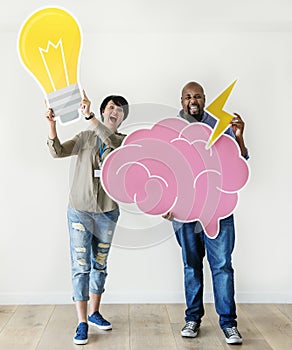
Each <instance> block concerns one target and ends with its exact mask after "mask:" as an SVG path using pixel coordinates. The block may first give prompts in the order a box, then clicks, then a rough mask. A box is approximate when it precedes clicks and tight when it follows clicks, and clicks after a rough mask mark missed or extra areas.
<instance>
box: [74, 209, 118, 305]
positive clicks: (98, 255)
mask: <svg viewBox="0 0 292 350" xmlns="http://www.w3.org/2000/svg"><path fill="white" fill-rule="evenodd" d="M119 214H120V212H119V209H114V210H112V211H109V212H105V213H89V212H87V211H81V210H76V209H73V208H71V207H70V206H69V207H68V211H67V216H68V227H69V233H70V252H71V268H72V285H73V300H74V301H82V300H89V292H91V293H94V294H101V293H103V292H104V284H105V279H106V276H107V257H108V253H109V250H110V246H111V242H112V239H113V234H114V230H115V227H116V223H117V221H118V218H119Z"/></svg>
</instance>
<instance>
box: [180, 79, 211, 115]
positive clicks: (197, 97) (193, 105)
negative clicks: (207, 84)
mask: <svg viewBox="0 0 292 350" xmlns="http://www.w3.org/2000/svg"><path fill="white" fill-rule="evenodd" d="M181 104H182V107H183V110H184V113H185V114H189V115H191V116H193V117H195V118H196V119H197V120H198V121H201V120H202V116H203V113H204V107H205V94H204V90H203V88H202V86H201V85H199V84H198V83H195V82H192V83H188V84H187V85H186V86H185V87H184V88H183V90H182V96H181Z"/></svg>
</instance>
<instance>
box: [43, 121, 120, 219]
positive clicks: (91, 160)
mask: <svg viewBox="0 0 292 350" xmlns="http://www.w3.org/2000/svg"><path fill="white" fill-rule="evenodd" d="M125 136H126V135H124V134H120V133H112V132H111V131H110V130H109V129H108V128H107V127H106V126H105V125H103V124H102V123H101V122H99V123H98V126H97V127H96V128H95V129H93V130H86V131H82V132H80V133H79V134H77V135H76V136H75V137H74V138H73V139H71V140H69V141H66V142H64V143H61V142H60V140H59V138H58V137H56V138H54V139H53V140H51V139H48V141H47V144H48V146H49V150H50V153H51V155H52V156H53V157H54V158H63V157H69V156H73V155H76V156H77V159H76V164H75V170H74V175H73V178H72V177H71V176H70V182H71V183H70V198H69V205H70V206H71V207H72V208H74V209H76V210H85V211H88V212H92V213H101V212H107V211H110V210H113V209H115V208H117V207H118V205H117V203H116V202H114V201H113V200H112V199H111V198H110V197H109V196H108V195H107V194H106V193H105V191H104V189H103V188H102V186H101V182H100V178H99V177H94V170H96V169H99V163H100V161H99V145H98V137H100V140H101V141H102V147H104V146H105V145H106V149H105V150H104V153H103V155H102V160H103V159H104V158H105V157H106V156H107V155H108V154H109V153H110V152H111V151H113V150H114V149H115V148H117V147H119V146H120V145H121V143H122V141H123V139H124V138H125ZM117 185H118V184H117Z"/></svg>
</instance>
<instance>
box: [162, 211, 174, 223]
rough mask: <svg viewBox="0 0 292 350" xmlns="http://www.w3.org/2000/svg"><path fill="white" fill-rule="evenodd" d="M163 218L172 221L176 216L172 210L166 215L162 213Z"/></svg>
mask: <svg viewBox="0 0 292 350" xmlns="http://www.w3.org/2000/svg"><path fill="white" fill-rule="evenodd" d="M162 217H163V219H166V220H169V221H172V220H173V219H174V216H173V213H172V212H170V211H169V212H168V213H166V214H164V215H162Z"/></svg>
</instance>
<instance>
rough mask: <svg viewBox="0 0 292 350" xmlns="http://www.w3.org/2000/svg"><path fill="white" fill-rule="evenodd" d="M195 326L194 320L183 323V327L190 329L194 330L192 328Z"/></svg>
mask: <svg viewBox="0 0 292 350" xmlns="http://www.w3.org/2000/svg"><path fill="white" fill-rule="evenodd" d="M195 327H196V322H195V321H189V322H187V323H186V325H185V327H184V328H185V329H191V330H194V328H195Z"/></svg>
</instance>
